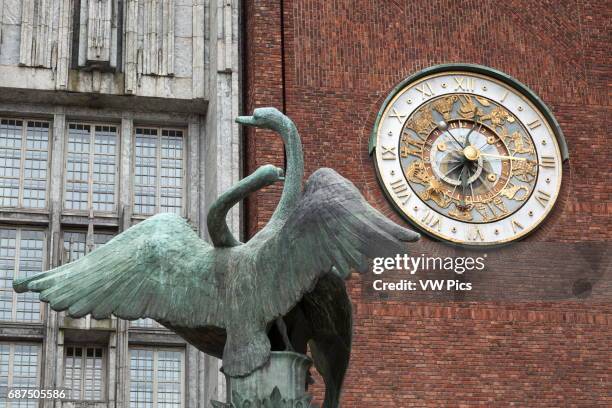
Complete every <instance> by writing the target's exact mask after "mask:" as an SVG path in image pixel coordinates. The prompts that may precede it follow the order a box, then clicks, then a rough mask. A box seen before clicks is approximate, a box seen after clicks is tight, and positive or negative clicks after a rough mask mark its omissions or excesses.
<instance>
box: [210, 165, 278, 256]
mask: <svg viewBox="0 0 612 408" xmlns="http://www.w3.org/2000/svg"><path fill="white" fill-rule="evenodd" d="M279 179H280V174H279V173H278V170H277V169H276V167H274V166H272V165H266V166H262V167H260V168H258V169H257V170H255V172H254V173H253V174H251V175H249V176H247V177H245V178H243V179H242V180H240V181H239V182H238V183H236V184H235V185H234V186H232V187H231V188H230V189H229V190H228V191H226V192H225V193H223V194H221V195H220V196H219V198H217V200H215V202H214V203H213V204H212V206H211V207H210V210H209V211H208V215H207V216H206V224H207V227H208V234H209V235H210V239H211V241H212V243H213V245H214V246H215V247H230V246H237V245H240V244H241V242H240V241H238V240H237V239H236V238H234V236H233V235H232V233H231V231H230V229H229V227H228V225H227V222H226V217H227V213H228V212H229V210H230V209H231V208H232V207H233V206H234V205H235V204H236V203H238V202H239V201H241V200H242V199H244V198H245V197H246V196H248V195H249V194H250V193H252V192H254V191H257V190H259V189H261V188H263V187H266V186H269V185H271V184H274V183H275V182H277V181H278V180H279Z"/></svg>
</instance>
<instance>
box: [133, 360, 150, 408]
mask: <svg viewBox="0 0 612 408" xmlns="http://www.w3.org/2000/svg"><path fill="white" fill-rule="evenodd" d="M130 407H131V408H149V407H153V350H141V349H131V350H130Z"/></svg>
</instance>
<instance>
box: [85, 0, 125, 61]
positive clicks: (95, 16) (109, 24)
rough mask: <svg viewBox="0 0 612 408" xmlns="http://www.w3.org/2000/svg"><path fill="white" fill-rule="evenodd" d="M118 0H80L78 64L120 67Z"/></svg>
mask: <svg viewBox="0 0 612 408" xmlns="http://www.w3.org/2000/svg"><path fill="white" fill-rule="evenodd" d="M117 8H118V3H117V1H116V0H81V2H80V10H79V15H80V19H79V27H80V28H79V66H80V67H88V68H92V69H100V70H104V69H114V68H116V67H117V52H118V51H117V38H118V36H117V22H118V19H117Z"/></svg>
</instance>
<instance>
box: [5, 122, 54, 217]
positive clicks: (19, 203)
mask: <svg viewBox="0 0 612 408" xmlns="http://www.w3.org/2000/svg"><path fill="white" fill-rule="evenodd" d="M2 120H14V121H21V122H22V125H21V126H22V129H21V154H20V156H19V191H18V196H17V206H16V207H3V206H0V212H7V211H12V212H20V213H21V212H25V213H34V214H40V213H48V212H49V205H50V200H49V194H50V192H51V187H50V186H51V183H50V178H51V161H52V157H51V154H52V150H53V149H52V145H53V121H52V120H49V119H40V118H28V117H23V116H19V117H12V116H1V117H0V121H2ZM29 122H42V123H46V124H47V125H48V127H47V129H48V136H49V138H48V140H47V168H46V170H47V177H46V179H45V205H44V206H43V207H40V208H38V207H24V206H23V190H24V179H25V161H26V160H25V159H26V158H25V154H26V152H27V151H28V149H27V134H28V124H29ZM35 151H43V150H35Z"/></svg>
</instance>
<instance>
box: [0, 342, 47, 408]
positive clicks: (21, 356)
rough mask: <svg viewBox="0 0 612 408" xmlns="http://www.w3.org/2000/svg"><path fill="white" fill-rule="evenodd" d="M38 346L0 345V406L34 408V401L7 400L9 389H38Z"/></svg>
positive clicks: (36, 401)
mask: <svg viewBox="0 0 612 408" xmlns="http://www.w3.org/2000/svg"><path fill="white" fill-rule="evenodd" d="M39 361H40V346H39V345H37V344H20V343H14V344H9V343H0V406H2V407H7V408H18V407H19V408H22V407H23V408H36V407H37V406H38V400H35V399H8V392H9V390H11V389H19V390H27V389H39V388H40V387H39V386H38V383H39V368H38V364H39Z"/></svg>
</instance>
